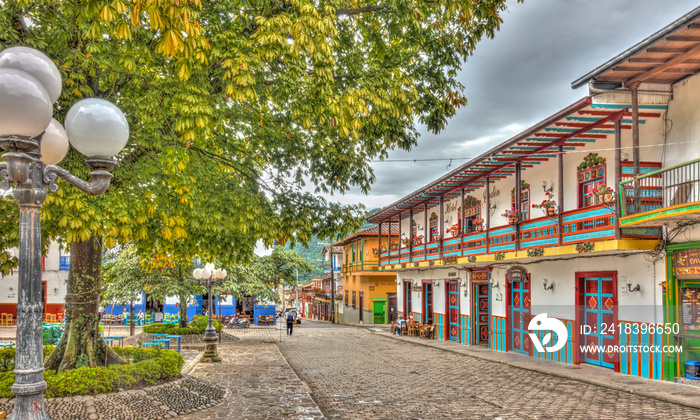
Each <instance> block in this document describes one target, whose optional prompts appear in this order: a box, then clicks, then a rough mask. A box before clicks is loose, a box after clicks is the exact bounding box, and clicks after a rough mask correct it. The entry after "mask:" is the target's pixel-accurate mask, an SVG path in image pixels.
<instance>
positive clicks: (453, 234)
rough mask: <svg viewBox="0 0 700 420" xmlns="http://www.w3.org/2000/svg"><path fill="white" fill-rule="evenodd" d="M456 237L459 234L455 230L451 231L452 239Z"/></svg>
mask: <svg viewBox="0 0 700 420" xmlns="http://www.w3.org/2000/svg"><path fill="white" fill-rule="evenodd" d="M457 235H459V232H457V231H456V230H453V231H452V237H453V238H454V237H455V236H457Z"/></svg>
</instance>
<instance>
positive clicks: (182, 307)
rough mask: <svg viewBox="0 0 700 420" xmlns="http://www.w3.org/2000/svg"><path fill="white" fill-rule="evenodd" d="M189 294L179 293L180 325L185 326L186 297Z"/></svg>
mask: <svg viewBox="0 0 700 420" xmlns="http://www.w3.org/2000/svg"><path fill="white" fill-rule="evenodd" d="M188 297H189V296H186V295H180V296H179V298H180V327H181V328H187V298H188Z"/></svg>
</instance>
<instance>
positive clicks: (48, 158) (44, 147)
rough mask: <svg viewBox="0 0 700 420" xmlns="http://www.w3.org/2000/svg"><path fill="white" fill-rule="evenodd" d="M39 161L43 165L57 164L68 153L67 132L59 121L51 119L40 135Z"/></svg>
mask: <svg viewBox="0 0 700 420" xmlns="http://www.w3.org/2000/svg"><path fill="white" fill-rule="evenodd" d="M39 146H40V147H41V161H42V162H44V164H45V165H57V164H58V163H60V162H61V161H62V160H63V158H64V157H66V153H68V148H69V147H70V146H69V144H68V134H66V130H64V129H63V126H62V125H61V123H60V122H58V121H56V120H55V119H53V118H52V119H51V122H50V123H49V126H48V127H46V131H44V134H42V135H41V141H40V142H39Z"/></svg>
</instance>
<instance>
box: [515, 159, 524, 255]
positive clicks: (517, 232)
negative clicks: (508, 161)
mask: <svg viewBox="0 0 700 420" xmlns="http://www.w3.org/2000/svg"><path fill="white" fill-rule="evenodd" d="M520 168H521V163H520V161H518V162H515V191H514V197H513V200H514V201H515V209H516V210H517V211H518V213H517V215H516V218H515V226H513V227H514V229H515V250H516V251H519V250H520V216H522V214H523V213H522V211H523V209H522V207H523V205H522V204H523V203H522V194H523V192H522V190H521V189H520V184H521V179H522V175H521V174H520V172H521V171H520Z"/></svg>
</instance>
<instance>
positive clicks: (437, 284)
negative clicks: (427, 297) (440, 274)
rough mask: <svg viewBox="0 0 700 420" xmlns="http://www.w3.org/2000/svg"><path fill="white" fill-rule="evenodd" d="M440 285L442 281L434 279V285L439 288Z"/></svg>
mask: <svg viewBox="0 0 700 420" xmlns="http://www.w3.org/2000/svg"><path fill="white" fill-rule="evenodd" d="M438 286H440V283H438V281H437V280H433V287H435V288H437V287H438Z"/></svg>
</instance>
